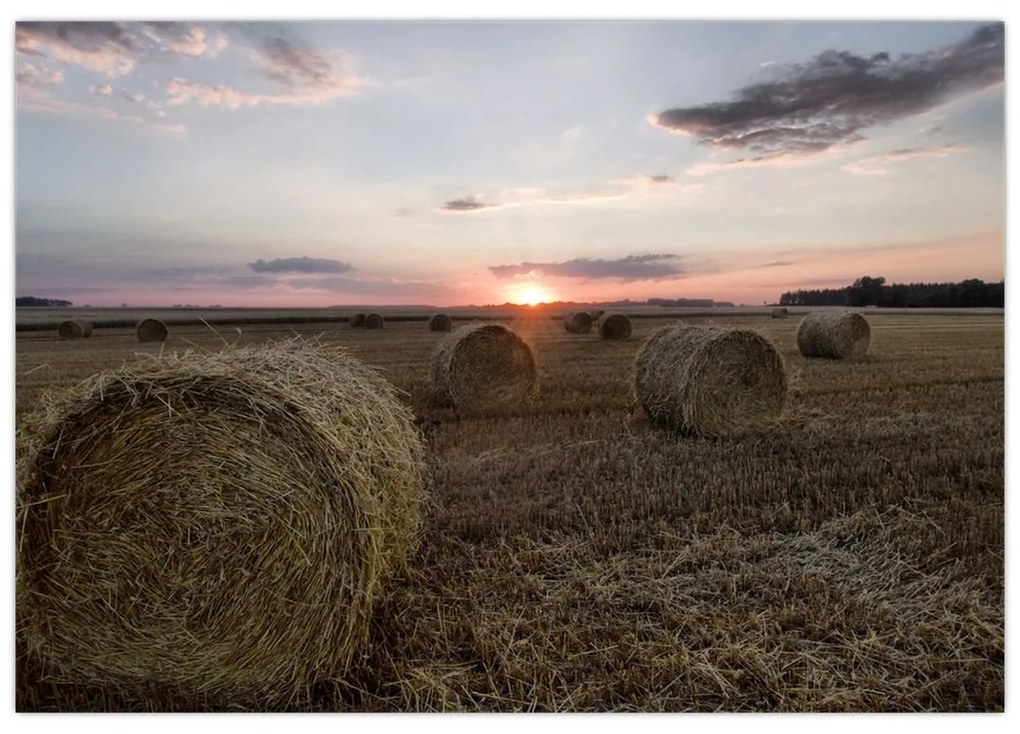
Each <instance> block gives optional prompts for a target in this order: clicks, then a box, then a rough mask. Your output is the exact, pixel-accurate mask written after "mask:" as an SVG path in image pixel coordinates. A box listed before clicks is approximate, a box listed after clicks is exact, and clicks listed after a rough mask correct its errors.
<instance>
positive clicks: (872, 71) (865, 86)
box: [650, 23, 1005, 160]
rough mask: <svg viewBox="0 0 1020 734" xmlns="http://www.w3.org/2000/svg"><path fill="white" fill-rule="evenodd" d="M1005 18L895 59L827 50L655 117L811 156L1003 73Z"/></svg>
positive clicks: (723, 139)
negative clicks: (727, 96)
mask: <svg viewBox="0 0 1020 734" xmlns="http://www.w3.org/2000/svg"><path fill="white" fill-rule="evenodd" d="M1004 38H1005V29H1004V25H1003V24H1002V23H993V24H989V25H984V26H981V27H979V28H978V29H977V30H975V31H974V32H973V33H972V34H971V35H970V36H968V37H967V38H965V39H964V40H962V41H960V42H959V43H957V44H954V45H952V46H947V47H945V48H940V49H935V50H932V51H928V52H926V53H920V54H904V55H902V56H900V57H899V58H898V59H895V60H893V59H892V58H891V57H890V55H889V54H888V53H885V52H883V53H878V54H874V55H872V56H870V57H862V56H857V55H855V54H853V53H851V52H849V51H833V50H830V51H825V52H824V53H822V54H819V55H818V56H816V57H814V58H813V59H812V60H811V61H809V62H807V63H802V64H793V65H791V66H788V67H785V68H784V69H782V70H780V71H779V72H778V74H777V76H776V78H775V79H774V80H772V81H766V82H761V83H757V84H751V85H749V86H746V87H744V88H742V89H739V90H737V92H736V94H735V95H734V99H732V100H731V101H729V102H715V103H711V104H705V105H700V106H694V107H678V108H673V109H668V110H665V111H664V112H661V113H659V114H658V115H653V116H652V118H650V121H651V122H652V124H654V125H657V126H659V127H662V128H664V129H666V130H668V131H670V132H674V133H677V134H682V135H689V136H691V137H693V138H694V139H695V140H696V141H697V142H698V143H699V144H701V145H705V146H708V147H710V148H714V149H722V150H732V149H736V150H749V151H751V152H753V153H756V154H758V156H759V158H758V160H767V159H768V157H769V156H781V155H789V154H796V155H811V154H817V153H820V152H823V151H826V150H828V149H829V148H832V147H833V146H836V145H847V144H850V143H853V142H855V141H857V140H860V139H862V135H861V134H860V131H861V130H863V129H864V128H867V127H870V126H873V125H878V124H884V123H890V122H893V121H895V120H898V119H901V118H904V117H908V116H911V115H917V114H920V113H922V112H926V111H928V110H930V109H932V108H933V107H935V106H937V105H938V104H940V103H942V102H944V101H946V100H948V99H950V98H951V97H954V96H956V95H959V94H963V93H966V92H970V91H976V90H979V89H983V88H986V87H989V86H992V85H994V84H998V83H1000V82H1002V80H1003V74H1004V65H1005V64H1004V62H1005V51H1004Z"/></svg>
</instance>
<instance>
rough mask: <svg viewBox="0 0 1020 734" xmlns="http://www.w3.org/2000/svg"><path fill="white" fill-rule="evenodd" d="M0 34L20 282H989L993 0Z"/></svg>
mask: <svg viewBox="0 0 1020 734" xmlns="http://www.w3.org/2000/svg"><path fill="white" fill-rule="evenodd" d="M25 17H31V16H30V15H29V16H25ZM11 30H12V31H13V33H14V46H15V51H16V54H15V59H14V75H15V120H14V123H15V128H14V152H15V166H14V168H15V178H14V189H15V190H14V194H15V196H14V198H15V225H14V235H15V290H16V295H19V296H23V295H34V296H38V297H47V298H62V299H66V300H70V301H72V302H74V303H75V304H76V305H84V304H89V305H93V306H118V305H121V304H122V303H128V304H130V305H132V306H143V305H144V306H170V305H174V304H185V303H186V304H197V305H210V304H220V305H223V306H265V307H289V306H293V307H316V306H330V305H340V304H432V305H439V306H444V305H445V306H453V305H467V304H476V305H481V304H491V303H496V304H498V303H504V302H506V301H511V302H534V301H543V300H544V301H553V300H569V301H601V300H616V299H622V298H630V299H635V300H637V299H645V298H650V297H655V298H680V297H683V298H714V299H716V300H726V301H732V302H734V303H746V304H750V305H757V304H761V303H766V302H775V301H777V300H778V298H779V296H780V294H781V293H783V292H784V291H789V290H797V289H801V288H827V287H841V286H843V285H847V284H849V283H850V282H852V281H853V280H854V279H856V278H858V277H860V276H863V275H870V276H873V277H878V276H882V277H885V278H886V280H887V281H889V282H918V281H927V282H930V281H959V280H963V279H965V278H981V279H983V280H986V281H998V280H1001V279H1002V278H1003V277H1004V229H1005V186H1004V176H1005V158H1004V155H1005V154H1004V84H1003V78H1004V71H1003V70H1004V45H1005V44H1004V27H1003V25H1002V24H1001V23H998V22H981V21H960V20H954V21H933V20H931V21H913V22H898V21H888V20H887V21H876V22H865V21H861V20H857V21H810V22H796V21H778V20H777V21H754V22H752V21H716V22H712V21H704V20H702V21H690V20H688V21H683V20H654V21H587V22H582V21H577V20H574V21H569V20H568V21H559V22H557V21H552V20H544V21H507V20H502V21H498V20H493V21H473V22H455V21H440V20H434V21H428V22H425V21H409V20H407V21H347V22H341V21H331V22H324V21H297V22H282V21H265V20H262V21H247V22H246V21H242V20H234V21H227V22H211V21H207V20H198V21H188V20H182V19H178V20H175V21H173V22H165V23H159V22H152V21H146V22H111V21H103V22H89V23H72V22H64V21H61V20H54V19H50V20H44V21H23V22H19V23H18V24H17V25H16V27H15V26H14V25H13V24H12V26H11Z"/></svg>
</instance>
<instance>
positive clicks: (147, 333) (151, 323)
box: [135, 319, 167, 342]
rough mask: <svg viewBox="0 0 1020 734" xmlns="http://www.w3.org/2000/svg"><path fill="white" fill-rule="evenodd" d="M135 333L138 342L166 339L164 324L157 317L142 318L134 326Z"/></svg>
mask: <svg viewBox="0 0 1020 734" xmlns="http://www.w3.org/2000/svg"><path fill="white" fill-rule="evenodd" d="M135 334H136V335H137V336H138V341H140V342H163V341H166V337H167V330H166V324H164V323H163V322H162V321H160V320H159V319H142V320H141V321H139V322H138V325H137V326H136V327H135Z"/></svg>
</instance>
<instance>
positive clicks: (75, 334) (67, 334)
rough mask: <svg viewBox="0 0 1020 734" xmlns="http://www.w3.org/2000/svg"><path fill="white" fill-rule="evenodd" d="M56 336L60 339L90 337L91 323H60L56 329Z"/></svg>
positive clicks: (78, 321) (79, 320)
mask: <svg viewBox="0 0 1020 734" xmlns="http://www.w3.org/2000/svg"><path fill="white" fill-rule="evenodd" d="M57 335H58V337H59V338H60V339H84V338H86V337H89V336H92V322H91V321H82V320H81V319H78V320H75V321H61V322H60V326H59V327H58V328H57Z"/></svg>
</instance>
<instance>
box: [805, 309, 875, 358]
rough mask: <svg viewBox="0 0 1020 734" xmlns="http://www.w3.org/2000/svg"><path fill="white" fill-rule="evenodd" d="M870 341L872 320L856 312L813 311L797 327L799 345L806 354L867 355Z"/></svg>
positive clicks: (824, 355)
mask: <svg viewBox="0 0 1020 734" xmlns="http://www.w3.org/2000/svg"><path fill="white" fill-rule="evenodd" d="M870 342H871V327H870V326H869V325H868V320H867V319H866V318H864V317H863V316H862V315H861V314H859V313H855V312H853V311H812V312H811V313H809V314H808V315H807V316H805V317H804V318H803V319H801V322H800V324H799V325H798V326H797V348H798V349H800V353H801V354H802V355H804V356H805V357H826V358H828V359H851V358H853V357H863V356H864V354H865V353H866V352H867V351H868V344H869V343H870Z"/></svg>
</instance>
